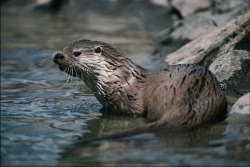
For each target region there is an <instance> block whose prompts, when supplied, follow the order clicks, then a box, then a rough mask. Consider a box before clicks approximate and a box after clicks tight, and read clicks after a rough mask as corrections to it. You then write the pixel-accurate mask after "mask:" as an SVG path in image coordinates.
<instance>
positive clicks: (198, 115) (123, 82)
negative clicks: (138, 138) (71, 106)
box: [52, 40, 227, 137]
mask: <svg viewBox="0 0 250 167" xmlns="http://www.w3.org/2000/svg"><path fill="white" fill-rule="evenodd" d="M98 49H99V50H98ZM75 52H80V53H81V55H79V56H75V55H74V54H75ZM56 54H61V55H63V58H62V59H57V58H56V56H55V55H56ZM52 57H53V60H54V62H55V63H56V64H58V65H59V68H60V69H61V70H62V71H65V72H67V73H68V74H70V75H72V76H76V77H79V78H82V79H83V81H84V82H85V83H86V85H87V86H88V87H89V88H90V89H91V90H92V91H93V93H94V95H95V96H96V98H97V99H98V101H99V102H100V103H101V104H102V105H103V107H105V108H107V109H108V110H111V111H113V112H116V113H123V114H124V113H125V114H134V115H145V116H146V117H147V118H148V119H149V120H150V121H154V122H152V123H149V124H147V125H145V126H143V127H138V128H135V129H133V130H128V131H126V132H122V133H120V134H119V135H116V137H118V136H124V135H125V136H126V134H130V135H133V134H136V133H143V132H147V131H150V129H151V130H152V129H157V128H160V127H162V128H165V129H173V128H179V127H194V126H197V125H200V124H203V123H208V122H213V121H215V120H219V119H221V118H223V117H225V115H226V114H227V100H226V97H225V95H224V93H223V91H222V90H221V88H220V86H219V84H218V81H217V79H216V77H215V76H214V75H213V74H212V73H211V72H210V71H209V70H207V69H205V68H204V67H201V66H198V65H195V64H181V65H173V66H170V67H168V68H165V69H162V70H159V71H153V70H148V69H144V68H142V67H140V66H139V65H137V64H135V63H133V62H132V61H131V60H130V59H128V58H125V57H124V56H123V54H122V53H120V52H118V51H117V50H116V49H114V48H113V47H112V46H110V45H108V44H106V43H104V42H99V41H90V40H80V41H76V42H73V43H70V44H68V45H67V46H65V48H64V49H63V51H62V52H55V53H54V54H53V56H52ZM111 137H112V135H111ZM113 137H115V135H113Z"/></svg>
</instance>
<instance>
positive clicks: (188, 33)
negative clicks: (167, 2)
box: [153, 15, 216, 55]
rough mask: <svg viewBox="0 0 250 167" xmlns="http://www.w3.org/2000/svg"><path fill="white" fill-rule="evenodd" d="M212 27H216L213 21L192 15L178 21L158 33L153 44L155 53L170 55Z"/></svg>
mask: <svg viewBox="0 0 250 167" xmlns="http://www.w3.org/2000/svg"><path fill="white" fill-rule="evenodd" d="M214 27H216V25H215V23H214V22H213V20H212V19H210V18H208V17H205V16H199V15H194V16H191V17H188V18H186V19H185V20H181V21H178V22H176V23H175V24H174V25H173V26H171V27H169V28H167V29H165V30H163V31H162V32H160V33H159V34H158V36H157V37H156V38H155V40H154V43H153V44H154V47H155V53H157V52H159V54H160V55H167V54H169V53H172V52H173V51H176V50H177V49H178V48H180V47H181V46H182V45H184V44H186V43H187V42H190V41H192V40H193V39H195V38H196V37H198V36H199V35H200V34H202V33H203V32H205V31H207V30H209V29H211V28H214ZM194 30H196V31H194Z"/></svg>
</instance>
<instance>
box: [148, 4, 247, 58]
mask: <svg viewBox="0 0 250 167" xmlns="http://www.w3.org/2000/svg"><path fill="white" fill-rule="evenodd" d="M177 1H178V3H180V2H179V0H176V1H175V0H172V1H170V4H173V3H177ZM194 2H195V0H190V1H187V2H186V1H181V3H182V5H184V7H183V8H187V7H185V5H191V4H192V3H193V4H192V5H191V6H196V4H195V3H194ZM205 2H206V3H207V4H206V3H205ZM189 3H190V4H189ZM200 3H204V4H200ZM209 3H210V2H207V1H204V2H203V1H202V2H199V3H197V6H199V4H200V5H201V6H202V5H204V7H205V6H207V7H208V6H209ZM211 3H212V5H210V7H208V8H206V7H205V8H202V7H201V6H200V7H201V8H200V9H199V10H198V8H197V10H193V13H192V14H188V15H187V16H185V17H184V19H183V20H179V21H178V22H177V23H175V24H173V25H172V26H170V27H167V28H166V29H165V30H163V31H162V32H161V33H159V35H158V36H157V37H156V39H155V40H154V48H155V49H154V51H153V52H152V54H151V57H152V58H154V59H155V58H156V59H159V58H162V57H165V56H166V55H168V54H170V53H172V52H174V51H176V50H177V49H179V48H180V47H181V46H183V45H185V44H186V43H188V42H190V40H193V39H194V38H197V37H199V36H200V35H201V33H204V32H206V31H207V30H211V29H212V28H214V27H216V26H222V25H225V24H227V23H228V22H229V21H231V20H233V19H234V18H235V17H237V16H239V15H242V14H244V13H246V10H247V9H248V8H249V2H248V1H246V0H230V1H228V0H212V1H211ZM205 4H206V5H205ZM177 9H178V8H177ZM180 12H182V11H181V10H180ZM248 13H249V11H248ZM202 18H203V19H204V21H203V22H202V21H201V19H202ZM196 22H197V23H196ZM194 25H196V26H194ZM188 27H190V28H191V29H189V28H188ZM222 33H223V32H222ZM237 33H238V32H237ZM237 33H236V34H235V35H237ZM190 34H192V35H191V37H192V38H190ZM229 37H230V36H229ZM230 38H231V37H230ZM226 40H227V39H226ZM198 42H199V41H198ZM187 49H189V48H187ZM198 51H199V49H198ZM214 53H216V54H217V51H216V50H213V51H212V52H211V54H212V55H213V54H214Z"/></svg>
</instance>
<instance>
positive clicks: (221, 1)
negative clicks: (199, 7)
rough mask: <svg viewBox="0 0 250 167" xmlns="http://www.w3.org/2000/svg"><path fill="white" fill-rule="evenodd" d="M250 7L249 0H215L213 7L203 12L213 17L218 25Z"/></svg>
mask: <svg viewBox="0 0 250 167" xmlns="http://www.w3.org/2000/svg"><path fill="white" fill-rule="evenodd" d="M247 8H249V0H213V7H212V8H210V9H209V10H207V11H204V12H201V14H205V15H206V16H209V17H210V18H211V19H213V20H214V21H215V22H216V24H217V25H218V26H221V25H224V24H226V23H227V22H229V21H230V20H232V19H233V18H235V17H236V16H238V15H240V14H242V12H244V10H245V9H247Z"/></svg>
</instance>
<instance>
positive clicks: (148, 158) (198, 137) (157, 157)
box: [60, 118, 236, 166]
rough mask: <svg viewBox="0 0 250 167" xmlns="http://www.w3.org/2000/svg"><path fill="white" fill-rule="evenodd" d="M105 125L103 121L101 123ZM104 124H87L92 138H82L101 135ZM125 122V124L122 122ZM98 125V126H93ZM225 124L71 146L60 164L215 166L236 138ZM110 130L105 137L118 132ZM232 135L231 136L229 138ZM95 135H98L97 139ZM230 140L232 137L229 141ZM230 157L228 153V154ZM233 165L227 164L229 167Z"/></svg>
mask: <svg viewBox="0 0 250 167" xmlns="http://www.w3.org/2000/svg"><path fill="white" fill-rule="evenodd" d="M104 122H105V121H104ZM106 122H108V125H111V124H113V125H114V126H115V125H117V124H116V123H117V120H112V118H110V119H107V120H106ZM106 122H105V123H103V122H101V121H100V119H99V120H90V121H89V122H88V126H91V127H89V128H90V129H92V128H93V127H95V128H93V129H92V131H91V134H88V133H85V134H84V135H83V137H81V138H79V140H82V139H83V138H89V137H90V136H99V135H100V134H103V126H104V127H105V125H106ZM124 122H126V121H124ZM96 123H97V124H96ZM228 126H229V125H228V124H227V122H226V121H223V122H221V123H219V124H216V125H213V126H203V127H199V128H195V129H191V130H184V131H178V132H171V133H164V132H161V133H157V134H141V135H137V136H132V137H128V138H123V139H115V140H104V141H101V142H96V143H92V144H90V145H82V146H81V145H77V147H75V146H74V145H72V146H71V147H68V148H67V149H65V150H64V152H63V153H61V160H60V161H61V163H62V164H66V165H67V164H70V161H71V159H72V157H74V160H75V162H77V164H79V165H119V164H120V163H122V164H125V165H131V164H133V165H136V164H144V165H150V164H151V165H155V164H158V165H160V164H161V165H162V164H164V165H202V164H203V165H204V162H205V161H210V160H212V161H213V165H215V166H217V165H219V164H221V163H222V160H220V159H217V158H215V157H214V156H218V157H223V156H225V151H226V150H227V149H230V148H229V147H230V146H228V145H227V144H225V143H226V142H230V141H232V140H235V138H236V134H235V132H234V131H233V130H229V132H227V131H228V130H226V129H228ZM119 128H120V127H119V126H117V129H116V130H114V128H111V129H109V130H107V131H109V132H107V133H114V131H119V130H120V129H119ZM233 133H234V136H232V134H233ZM96 134H97V135H96ZM230 136H231V137H230ZM227 154H228V155H229V156H230V155H231V154H230V152H228V153H227ZM232 162H233V161H229V162H227V163H225V162H224V163H223V164H228V165H230V163H232Z"/></svg>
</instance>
